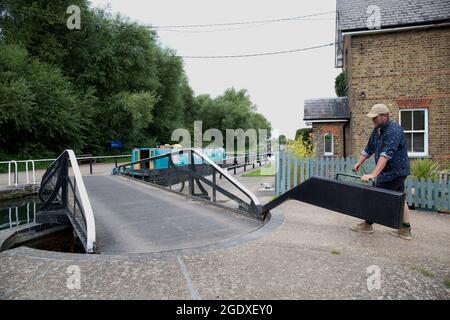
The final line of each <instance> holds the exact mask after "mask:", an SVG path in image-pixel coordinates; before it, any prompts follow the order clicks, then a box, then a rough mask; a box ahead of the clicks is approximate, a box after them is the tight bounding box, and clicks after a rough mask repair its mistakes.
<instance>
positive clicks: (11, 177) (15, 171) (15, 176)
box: [0, 155, 131, 187]
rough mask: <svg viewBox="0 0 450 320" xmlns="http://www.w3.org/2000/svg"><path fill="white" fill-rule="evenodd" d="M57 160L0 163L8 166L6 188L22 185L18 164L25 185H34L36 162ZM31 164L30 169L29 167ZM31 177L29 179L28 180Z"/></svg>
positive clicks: (108, 157) (96, 158)
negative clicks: (20, 166) (22, 173)
mask: <svg viewBox="0 0 450 320" xmlns="http://www.w3.org/2000/svg"><path fill="white" fill-rule="evenodd" d="M130 157H131V156H130V155H118V156H95V157H94V156H92V157H91V156H89V157H79V158H77V160H100V159H113V158H116V159H117V158H130ZM55 160H57V159H30V160H9V161H0V166H1V165H8V186H9V187H11V186H14V187H17V186H19V184H20V183H23V180H22V181H21V179H19V173H20V171H19V164H21V163H22V164H23V163H24V164H25V172H24V175H25V181H26V184H27V185H28V184H33V185H34V184H36V163H38V162H51V163H53V162H54V161H55ZM29 164H31V168H30V166H29ZM30 176H31V179H30Z"/></svg>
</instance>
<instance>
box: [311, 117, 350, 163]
mask: <svg viewBox="0 0 450 320" xmlns="http://www.w3.org/2000/svg"><path fill="white" fill-rule="evenodd" d="M345 125H346V123H344V122H342V123H341V122H336V123H313V126H312V128H313V132H312V134H313V144H314V150H315V152H316V155H317V156H318V157H323V156H324V135H325V134H326V133H332V134H333V151H334V154H333V156H334V157H343V156H344V126H345Z"/></svg>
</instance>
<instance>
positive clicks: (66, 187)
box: [38, 150, 96, 253]
mask: <svg viewBox="0 0 450 320" xmlns="http://www.w3.org/2000/svg"><path fill="white" fill-rule="evenodd" d="M69 164H70V166H71V168H72V175H70V174H69ZM39 198H40V199H41V201H42V202H43V205H42V206H41V207H40V209H39V212H38V215H39V213H44V212H45V213H52V212H55V213H65V214H66V215H67V217H68V218H69V220H70V222H71V223H72V225H73V228H74V230H75V232H76V233H77V235H78V237H79V239H80V241H81V243H82V245H83V246H84V249H85V250H86V252H88V253H93V252H95V250H96V245H95V238H96V236H95V219H94V213H93V211H92V206H91V203H90V201H89V197H88V194H87V191H86V187H85V185H84V182H83V178H82V176H81V172H80V168H79V166H78V162H77V158H76V157H75V153H74V152H73V151H72V150H65V151H64V152H63V153H62V154H61V155H60V156H59V157H58V158H57V159H56V160H55V161H54V162H53V163H52V164H51V165H50V166H49V168H48V169H47V171H46V172H45V174H44V176H43V177H42V182H41V187H40V189H39Z"/></svg>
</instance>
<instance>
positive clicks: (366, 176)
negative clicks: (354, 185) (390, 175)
mask: <svg viewBox="0 0 450 320" xmlns="http://www.w3.org/2000/svg"><path fill="white" fill-rule="evenodd" d="M375 178H376V176H375V175H373V174H365V175H363V176H362V177H361V180H362V181H365V182H368V181H369V180H374V179H375Z"/></svg>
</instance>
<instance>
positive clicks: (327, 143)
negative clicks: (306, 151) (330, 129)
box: [323, 133, 333, 156]
mask: <svg viewBox="0 0 450 320" xmlns="http://www.w3.org/2000/svg"><path fill="white" fill-rule="evenodd" d="M323 154H324V155H325V156H332V155H333V134H332V133H325V134H324V135H323Z"/></svg>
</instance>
